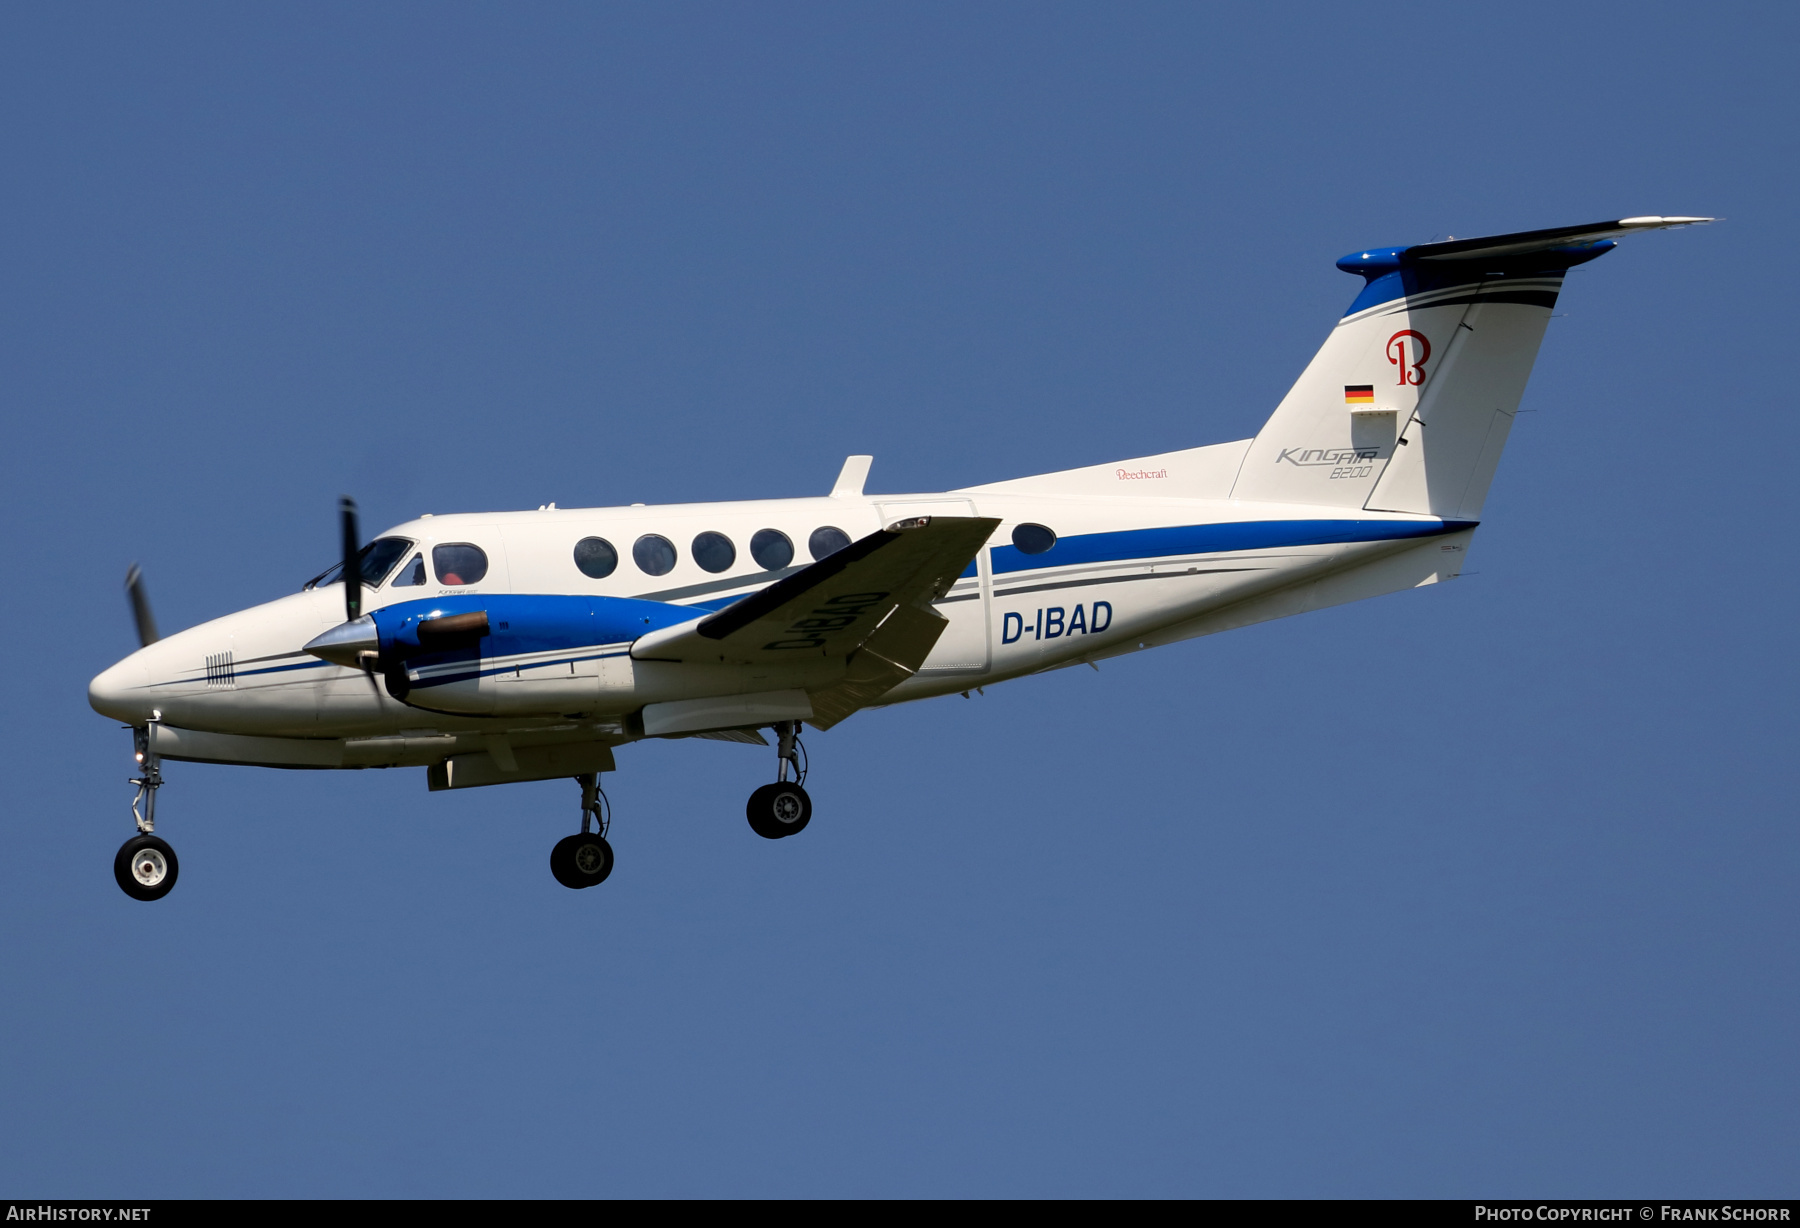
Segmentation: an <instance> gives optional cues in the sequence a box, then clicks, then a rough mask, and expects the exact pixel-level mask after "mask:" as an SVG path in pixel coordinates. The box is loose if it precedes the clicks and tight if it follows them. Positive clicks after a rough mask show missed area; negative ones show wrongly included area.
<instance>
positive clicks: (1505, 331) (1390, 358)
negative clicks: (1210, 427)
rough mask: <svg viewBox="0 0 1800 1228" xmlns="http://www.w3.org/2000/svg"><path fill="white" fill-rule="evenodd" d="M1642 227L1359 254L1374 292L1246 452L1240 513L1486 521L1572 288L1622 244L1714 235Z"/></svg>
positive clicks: (1641, 222) (1354, 265) (1692, 220)
mask: <svg viewBox="0 0 1800 1228" xmlns="http://www.w3.org/2000/svg"><path fill="white" fill-rule="evenodd" d="M1711 220H1712V219H1711V218H1700V217H1633V218H1623V219H1621V220H1619V221H1612V222H1596V223H1594V224H1592V225H1589V226H1565V227H1560V228H1557V229H1553V230H1531V231H1524V232H1522V233H1519V234H1509V235H1494V236H1491V237H1488V238H1482V239H1458V240H1454V241H1451V242H1446V243H1426V244H1420V245H1416V246H1413V247H1389V248H1379V249H1375V250H1371V251H1365V252H1356V253H1353V254H1352V255H1349V256H1345V257H1344V258H1343V259H1342V260H1340V261H1338V267H1339V268H1340V269H1343V270H1344V271H1345V272H1347V273H1359V274H1361V275H1362V277H1363V278H1364V286H1363V290H1362V293H1361V294H1359V295H1358V296H1357V298H1356V301H1355V302H1353V303H1351V304H1350V310H1349V311H1347V312H1345V313H1344V318H1343V319H1342V320H1340V321H1338V324H1337V327H1336V328H1334V329H1333V330H1332V333H1331V335H1330V336H1329V337H1328V338H1326V341H1325V345H1324V346H1323V347H1322V348H1321V349H1320V350H1319V352H1318V354H1317V355H1316V356H1315V357H1314V358H1313V360H1312V362H1311V363H1310V364H1308V366H1307V368H1306V370H1305V371H1304V372H1303V373H1302V374H1301V376H1300V378H1299V380H1298V381H1296V382H1295V384H1294V386H1293V388H1292V389H1291V390H1289V392H1288V394H1287V396H1286V397H1285V398H1283V400H1282V402H1281V404H1280V405H1279V406H1277V407H1276V410H1275V413H1274V414H1273V415H1272V416H1271V417H1270V418H1269V420H1268V422H1267V423H1265V424H1264V425H1263V429H1262V430H1261V431H1260V432H1259V433H1258V434H1257V436H1256V438H1255V440H1253V441H1252V442H1251V445H1250V448H1249V450H1248V451H1247V452H1246V453H1245V455H1244V460H1243V464H1242V466H1241V467H1240V468H1239V470H1238V476H1237V480H1236V483H1235V485H1234V486H1233V488H1232V491H1231V497H1232V498H1234V499H1248V500H1257V501H1263V502H1272V503H1309V504H1315V505H1319V506H1325V507H1349V508H1366V509H1368V510H1371V511H1386V512H1410V513H1416V514H1420V515H1431V516H1441V517H1443V518H1445V519H1456V520H1474V519H1477V518H1478V517H1479V516H1480V513H1481V506H1482V504H1483V502H1484V501H1485V500H1486V499H1487V490H1488V484H1489V483H1490V482H1491V481H1492V480H1493V476H1494V469H1495V466H1497V465H1498V464H1499V461H1500V450H1501V448H1502V447H1503V446H1504V445H1505V443H1506V436H1507V433H1508V432H1509V431H1510V430H1511V429H1512V420H1513V415H1514V414H1516V413H1517V412H1518V409H1519V400H1520V398H1521V397H1522V396H1523V395H1524V392H1525V381H1526V379H1527V378H1528V377H1529V376H1530V374H1531V365H1532V363H1533V362H1534V361H1535V360H1536V359H1537V351H1538V345H1539V343H1540V342H1541V341H1542V340H1543V337H1544V328H1545V326H1546V325H1548V323H1549V322H1550V311H1551V308H1552V307H1554V306H1555V305H1556V296H1557V294H1558V293H1559V292H1560V291H1561V289H1562V281H1563V274H1564V273H1565V272H1567V271H1568V270H1569V269H1571V268H1573V267H1574V266H1576V265H1578V264H1585V263H1587V262H1588V261H1590V260H1593V259H1595V258H1597V257H1599V256H1603V255H1605V254H1606V253H1607V252H1608V251H1611V250H1612V248H1613V247H1614V245H1615V240H1616V239H1617V238H1618V237H1619V236H1621V235H1627V234H1633V233H1636V232H1637V231H1640V230H1658V229H1664V228H1667V227H1674V226H1688V225H1693V224H1696V223H1701V222H1708V221H1711Z"/></svg>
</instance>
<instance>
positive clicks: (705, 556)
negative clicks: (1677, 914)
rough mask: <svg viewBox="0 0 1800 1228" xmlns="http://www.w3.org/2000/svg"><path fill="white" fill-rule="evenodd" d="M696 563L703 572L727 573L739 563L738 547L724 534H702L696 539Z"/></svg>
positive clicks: (709, 532)
mask: <svg viewBox="0 0 1800 1228" xmlns="http://www.w3.org/2000/svg"><path fill="white" fill-rule="evenodd" d="M694 562H696V563H698V564H700V569H701V570H702V571H725V570H726V569H728V568H729V567H730V566H731V565H732V564H733V563H735V562H737V547H736V546H735V545H733V544H732V542H731V539H730V538H729V537H726V536H725V535H724V534H723V533H713V532H711V531H708V532H705V533H702V534H700V535H699V536H697V537H695V538H694Z"/></svg>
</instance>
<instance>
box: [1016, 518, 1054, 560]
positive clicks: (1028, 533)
mask: <svg viewBox="0 0 1800 1228" xmlns="http://www.w3.org/2000/svg"><path fill="white" fill-rule="evenodd" d="M1055 544H1056V534H1055V533H1053V532H1051V531H1050V530H1049V529H1047V528H1045V527H1044V526H1043V525H1041V524H1022V525H1020V526H1019V527H1018V528H1016V529H1014V530H1013V545H1015V546H1017V547H1018V548H1019V553H1020V554H1042V553H1044V551H1046V550H1048V549H1050V547H1052V546H1054V545H1055Z"/></svg>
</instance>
